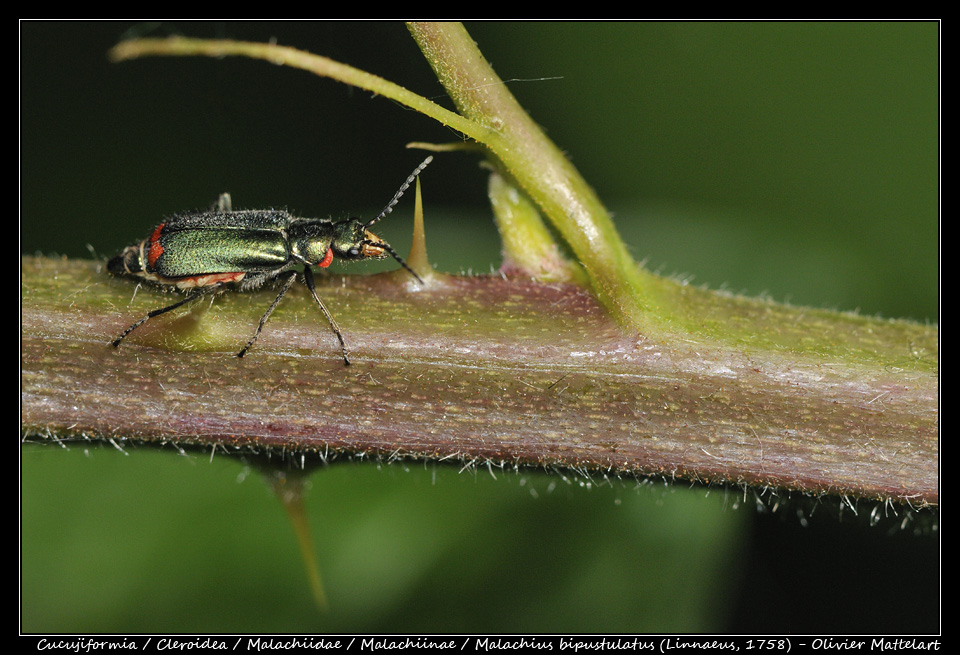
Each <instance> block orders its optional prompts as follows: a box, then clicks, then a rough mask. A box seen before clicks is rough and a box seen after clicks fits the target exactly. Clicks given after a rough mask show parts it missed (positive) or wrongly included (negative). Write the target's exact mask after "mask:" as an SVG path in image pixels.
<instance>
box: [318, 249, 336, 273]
mask: <svg viewBox="0 0 960 655" xmlns="http://www.w3.org/2000/svg"><path fill="white" fill-rule="evenodd" d="M331 263H333V248H328V249H327V254H326V255H324V256H323V259H321V260H320V263H319V264H317V266H319V267H320V268H326V267H327V266H329V265H330V264H331Z"/></svg>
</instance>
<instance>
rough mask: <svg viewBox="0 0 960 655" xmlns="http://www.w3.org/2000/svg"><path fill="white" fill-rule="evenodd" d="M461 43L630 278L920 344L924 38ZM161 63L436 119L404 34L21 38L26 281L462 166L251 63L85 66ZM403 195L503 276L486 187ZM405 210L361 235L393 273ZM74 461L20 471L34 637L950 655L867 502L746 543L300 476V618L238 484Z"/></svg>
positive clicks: (551, 33) (638, 513) (702, 526)
mask: <svg viewBox="0 0 960 655" xmlns="http://www.w3.org/2000/svg"><path fill="white" fill-rule="evenodd" d="M468 29H469V31H470V33H471V35H472V36H473V37H474V39H475V40H476V41H477V42H478V44H479V46H480V48H481V50H482V51H483V52H484V54H485V55H486V56H487V58H488V59H489V60H490V61H491V63H492V64H493V66H494V68H495V69H496V70H497V72H498V73H499V75H500V76H501V77H502V78H503V79H504V80H513V81H510V82H509V84H510V88H511V90H512V91H513V92H514V94H515V95H516V96H517V97H518V99H519V100H520V102H521V103H522V104H523V105H524V106H525V107H526V108H527V109H528V111H529V112H530V114H531V115H532V116H533V118H534V119H535V120H537V121H538V122H539V123H540V124H541V125H542V126H543V127H544V129H545V130H546V131H547V133H548V134H549V135H550V136H551V137H552V138H553V139H554V140H555V141H556V142H557V143H558V145H559V146H560V147H561V148H563V149H564V150H565V151H566V152H567V153H568V154H569V155H570V157H571V158H572V159H573V161H574V163H575V164H576V165H577V166H578V168H579V169H580V171H581V172H582V173H583V175H584V176H585V177H586V179H587V180H588V181H590V182H591V184H593V185H594V187H595V188H596V189H597V192H598V193H599V195H600V197H601V198H603V199H604V201H605V202H606V203H607V205H608V207H609V208H610V209H611V211H613V212H614V214H615V219H616V222H617V225H618V226H619V227H620V229H621V231H622V233H623V235H624V238H625V240H626V241H627V242H628V243H629V244H630V246H631V248H632V250H633V252H634V254H635V256H636V257H637V259H641V260H645V261H646V263H647V266H648V267H649V268H651V269H653V270H657V271H660V272H662V273H664V274H668V275H682V276H684V277H686V278H688V279H692V281H693V282H694V283H699V284H707V285H708V286H710V287H712V288H727V289H731V290H734V291H743V292H745V293H748V294H751V295H757V294H761V293H763V294H769V295H770V296H772V297H773V298H775V299H777V300H787V301H789V302H793V303H797V304H807V305H814V306H819V307H833V308H837V309H841V310H860V311H862V312H864V313H869V314H880V315H883V316H891V317H906V318H912V319H915V320H918V321H928V322H936V321H938V319H939V314H938V295H939V132H938V127H939V25H938V24H936V23H898V22H897V23H822V22H821V23H788V24H781V23H749V24H741V23H629V24H610V23H608V24H587V23H576V24H568V23H473V24H468ZM170 34H182V35H185V36H193V37H219V38H236V39H250V40H259V41H266V40H270V39H276V41H278V42H279V43H281V44H285V45H292V46H295V47H299V48H302V49H305V50H310V51H312V52H315V53H318V54H323V55H327V56H330V57H332V58H334V59H337V60H340V61H344V62H346V63H349V64H352V65H354V66H357V67H359V68H362V69H365V70H368V71H370V72H373V73H376V74H379V75H381V76H383V77H385V78H387V79H390V80H393V81H395V82H398V83H400V84H402V85H404V86H407V87H408V88H410V89H411V90H413V91H416V92H418V93H420V94H422V95H425V96H428V97H433V98H435V99H436V100H437V101H438V102H441V103H443V104H446V105H448V106H449V102H448V101H447V100H446V98H445V96H444V93H443V89H442V88H441V87H440V85H439V83H438V82H437V81H436V79H435V78H433V76H432V73H431V72H430V69H429V67H428V65H427V64H426V62H425V61H424V60H423V58H422V57H421V56H420V54H419V51H418V49H417V48H416V46H415V44H414V43H413V41H412V39H411V38H410V37H409V35H408V34H407V32H406V30H405V28H404V27H403V26H402V25H400V24H396V23H381V22H368V23H350V22H309V23H287V22H276V23H260V22H241V23H232V22H228V23H213V22H208V23H190V22H178V23H163V24H134V23H124V22H110V23H90V22H68V23H59V22H22V23H20V93H21V95H20V112H21V113H20V120H21V124H20V173H21V176H20V210H21V214H20V238H21V252H23V253H29V254H32V253H35V252H40V253H45V254H53V253H62V254H67V255H70V256H75V257H89V256H90V254H89V250H88V244H89V245H90V246H92V247H93V249H94V250H95V251H96V252H97V253H98V255H100V256H108V255H110V254H113V253H114V252H115V251H116V250H117V249H119V248H121V247H122V246H124V245H127V244H128V243H130V242H133V241H135V240H138V239H140V238H142V237H143V236H145V235H146V233H147V231H148V230H149V229H150V228H151V227H152V226H153V225H154V224H155V223H156V222H157V221H158V220H159V219H160V218H162V217H163V216H165V215H169V214H170V213H173V212H176V211H180V210H184V209H190V208H199V207H205V206H208V205H209V204H210V203H211V202H212V201H213V200H214V199H215V198H216V196H217V194H218V193H220V192H222V191H230V192H231V193H232V194H233V199H234V204H235V206H236V207H239V208H246V207H266V206H275V207H279V206H286V207H288V208H290V209H291V210H294V211H295V212H297V213H299V214H301V215H305V216H329V215H332V216H334V217H344V216H347V215H350V214H360V215H364V216H372V215H374V214H375V213H376V212H377V211H378V210H379V209H380V208H381V207H382V206H383V204H384V203H385V202H386V201H387V200H388V199H389V198H390V196H391V195H392V194H393V192H394V191H395V189H396V188H397V186H398V185H399V184H400V182H401V181H402V180H403V178H404V177H405V176H406V175H407V174H408V173H409V171H410V170H411V169H412V168H413V167H414V166H415V165H416V164H417V163H418V162H419V161H420V160H421V159H422V157H423V154H422V153H417V152H411V151H407V150H404V148H403V146H404V144H406V143H407V142H409V141H414V140H417V141H441V142H445V141H452V140H456V139H457V135H456V134H454V133H452V132H450V131H449V130H447V129H446V128H443V127H441V126H439V125H437V124H435V123H433V122H432V121H430V120H429V119H426V118H424V117H421V116H419V115H417V114H415V113H413V112H411V111H408V110H405V109H404V108H402V107H399V106H397V105H395V104H394V103H392V102H390V101H387V100H384V99H382V98H371V96H370V94H369V93H366V92H362V91H357V90H355V89H351V88H349V87H346V86H344V85H341V84H337V83H334V82H331V81H329V80H320V79H317V78H313V77H311V76H310V75H308V74H306V73H303V72H300V71H294V70H288V69H283V68H280V67H276V66H271V65H269V64H266V63H263V62H254V61H246V60H239V59H224V60H211V59H147V60H143V61H137V62H129V63H124V64H117V65H115V64H110V63H109V62H108V61H107V59H106V54H105V53H106V51H107V50H108V49H109V47H110V46H112V45H113V44H115V43H116V42H117V41H118V40H120V39H122V38H126V37H129V36H134V35H142V36H167V35H170ZM422 181H423V192H424V202H425V212H426V219H427V230H428V246H429V249H430V254H431V259H432V260H433V261H435V262H436V264H437V266H438V268H440V269H441V270H447V271H461V270H462V271H473V272H487V271H489V270H490V269H491V267H496V266H497V265H498V260H499V253H498V245H497V237H496V231H495V229H494V227H493V224H492V222H491V219H490V210H489V208H488V206H487V203H486V200H485V187H486V180H485V176H484V174H483V172H482V171H481V170H480V168H479V167H478V161H477V159H476V157H475V156H472V155H467V154H444V155H441V156H439V157H438V158H437V160H436V161H435V163H434V164H433V165H432V166H431V168H430V169H429V170H428V171H427V172H426V173H425V174H424V176H423V180H422ZM411 207H412V203H411V202H409V201H408V200H405V201H404V202H403V203H402V204H401V207H400V208H398V212H396V213H395V214H394V215H393V216H392V217H391V218H390V219H389V220H388V221H385V222H384V223H383V229H382V230H381V231H380V233H381V234H382V236H384V237H386V238H387V239H388V240H389V241H390V242H391V243H393V244H394V245H395V246H397V248H398V249H399V250H400V251H401V252H403V251H404V249H405V244H406V243H408V242H409V236H408V235H409V230H410V220H409V217H410V215H411ZM350 270H351V271H352V272H363V271H365V270H369V269H366V268H364V267H362V266H354V267H352V268H351V269H350ZM334 311H335V310H334ZM105 338H106V337H105ZM68 446H69V449H68V450H64V449H61V448H59V447H55V446H46V445H33V444H27V445H26V446H24V448H23V449H22V460H21V490H22V499H21V547H22V551H21V619H22V623H21V626H22V629H24V630H26V631H144V630H159V631H163V630H203V631H207V630H241V631H246V630H280V631H324V630H348V631H401V632H403V631H408V630H409V631H424V630H427V631H440V632H445V631H483V630H490V631H553V630H570V631H587V632H589V631H595V630H596V631H650V630H665V631H698V630H711V631H739V632H758V631H759V632H781V631H791V632H831V631H839V632H874V631H883V632H887V633H891V632H894V633H895V632H918V631H919V632H930V631H936V630H937V629H938V625H939V624H938V618H939V544H938V538H937V537H929V536H925V537H917V536H915V535H914V534H913V531H911V530H907V531H897V530H896V529H895V527H896V526H897V525H899V522H900V520H901V519H902V518H903V517H904V513H903V512H902V511H901V512H900V514H899V516H898V517H892V516H891V517H889V518H887V519H886V520H884V521H882V522H881V524H880V525H879V526H875V527H868V526H867V525H866V520H865V518H864V516H865V515H866V514H869V513H870V509H871V506H870V505H869V504H868V503H861V504H860V506H859V513H860V514H861V516H860V517H859V518H854V517H852V516H851V513H850V512H847V513H846V517H845V520H844V521H838V520H837V516H838V513H839V512H838V510H837V508H836V507H835V506H834V505H832V504H831V503H825V504H823V505H821V506H819V509H816V512H815V514H814V516H813V518H812V519H810V520H806V519H807V518H808V517H809V512H810V509H811V507H808V506H806V505H805V504H803V503H796V502H787V503H785V504H781V506H780V507H779V509H778V511H777V512H775V513H771V512H769V511H767V512H758V511H756V510H755V509H754V505H755V502H754V499H753V496H752V494H748V495H747V498H746V500H744V497H743V495H742V494H741V493H740V492H739V491H737V490H732V491H724V490H722V489H712V490H709V493H708V491H707V490H704V489H702V488H694V489H688V488H686V487H680V486H676V487H665V486H663V485H662V484H660V483H659V482H657V483H656V484H653V485H642V486H640V487H637V485H636V484H635V483H634V482H633V481H627V482H623V483H621V482H614V483H612V484H602V483H601V484H597V483H599V482H601V481H600V480H595V481H594V484H584V482H583V481H580V480H567V481H565V480H564V479H562V478H560V477H557V476H548V475H546V474H544V473H541V472H524V473H523V474H521V475H515V474H506V475H501V474H499V473H498V474H497V476H496V479H494V478H492V477H491V476H490V474H489V473H488V472H487V471H486V470H485V469H484V470H480V471H468V472H465V473H458V469H457V468H456V467H442V466H441V467H438V466H434V465H432V464H428V465H426V466H425V465H423V464H421V463H413V464H405V465H404V464H401V465H397V464H394V465H390V466H377V465H376V464H373V463H369V462H368V463H364V464H343V465H338V466H334V467H331V468H330V469H327V470H324V471H322V472H320V473H318V474H316V475H314V476H313V477H312V478H311V481H312V483H313V490H312V493H311V495H310V497H309V501H308V504H309V511H310V513H311V521H312V525H313V529H314V534H315V538H316V540H317V551H318V554H319V558H320V563H321V566H322V568H323V570H324V574H325V577H326V580H327V591H328V595H329V596H330V598H331V603H332V606H333V607H332V610H331V611H330V612H329V613H328V614H326V615H323V616H321V615H319V614H318V613H317V612H316V610H315V609H314V608H313V606H312V602H311V599H310V595H309V590H308V587H307V584H306V582H305V580H304V579H303V573H302V571H303V566H302V563H301V561H300V558H299V554H298V552H297V550H296V545H295V542H294V538H293V534H292V530H291V528H290V526H289V524H288V523H287V521H286V516H285V514H284V513H283V511H282V510H281V509H280V506H279V503H278V502H277V501H276V500H275V499H274V498H272V497H271V495H270V492H269V491H268V490H267V487H266V486H265V485H264V484H263V483H262V482H261V481H260V480H259V479H258V478H257V474H255V473H251V474H250V475H249V476H247V475H246V474H245V473H246V469H245V467H244V466H243V464H241V463H238V462H236V461H234V460H231V459H229V458H227V457H224V456H218V457H216V458H214V459H213V461H212V462H210V461H209V458H208V456H207V455H203V454H200V455H196V454H191V455H188V456H186V457H184V456H179V455H177V454H176V453H175V452H174V451H173V450H169V451H168V452H163V453H157V452H153V451H151V450H150V449H137V448H131V449H128V450H127V452H126V454H122V453H120V452H118V451H116V450H114V449H112V448H111V447H109V446H108V447H106V448H103V447H100V446H94V445H91V444H68ZM241 479H242V483H238V480H241ZM816 507H818V506H814V508H816ZM801 515H802V517H801Z"/></svg>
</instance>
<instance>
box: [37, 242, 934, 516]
mask: <svg viewBox="0 0 960 655" xmlns="http://www.w3.org/2000/svg"><path fill="white" fill-rule="evenodd" d="M22 267H23V286H22V288H21V291H22V296H23V314H22V316H23V331H22V349H21V356H22V367H23V369H22V385H23V386H22V395H21V398H22V420H23V430H24V433H25V434H26V435H38V436H43V437H47V438H50V439H57V440H60V441H62V442H64V443H69V441H70V440H73V439H87V438H100V439H114V440H126V439H129V440H137V441H141V442H150V443H156V444H164V443H174V444H176V445H177V446H178V447H188V446H192V447H198V448H204V449H207V450H209V449H211V448H217V449H218V450H221V452H222V451H224V450H227V451H229V450H231V449H236V448H239V449H253V450H257V451H261V452H262V451H264V450H269V449H273V450H283V451H287V452H306V453H311V452H313V453H320V454H321V455H324V456H329V455H331V454H334V453H343V454H348V455H353V456H357V455H359V456H380V457H387V458H392V457H400V456H409V457H416V458H429V459H433V460H436V461H446V462H451V463H457V464H459V465H462V463H464V462H478V463H483V464H486V465H489V466H496V467H501V466H503V467H511V468H512V467H515V466H540V467H546V468H557V467H560V468H567V469H573V470H575V471H578V472H580V473H581V474H583V475H588V476H605V475H633V474H637V475H662V476H664V477H666V478H669V479H674V478H680V479H687V480H698V481H704V482H717V483H731V484H751V485H758V486H760V487H774V488H777V489H781V490H784V491H797V492H801V493H810V494H818V493H824V492H829V493H837V494H843V495H845V496H848V497H856V498H867V499H877V500H883V501H894V502H901V503H909V504H912V505H913V506H929V505H936V504H937V503H938V498H939V492H938V467H937V396H938V380H937V374H936V353H937V350H936V331H935V330H931V329H930V328H926V327H923V326H919V325H916V324H913V323H908V322H904V321H880V320H877V319H871V318H866V317H861V316H853V315H846V314H837V313H834V312H825V311H814V310H809V309H803V308H790V307H784V306H781V305H775V304H773V303H757V301H743V300H742V299H737V298H729V299H727V301H728V302H729V303H730V305H731V309H730V311H731V312H733V313H735V314H736V313H738V312H739V313H740V315H741V316H742V317H743V318H744V320H749V321H753V322H756V321H758V320H771V321H772V320H773V317H776V319H775V324H787V323H793V324H795V325H797V326H799V329H806V330H808V331H810V333H811V338H815V337H818V336H819V335H821V334H824V333H826V334H830V333H841V332H842V333H849V334H857V335H859V338H860V339H861V341H863V342H864V343H863V344H861V345H865V344H867V343H869V345H870V346H871V347H872V348H874V349H875V350H876V351H877V352H881V353H883V352H885V353H887V355H888V356H887V357H886V358H864V359H862V360H860V361H851V360H844V359H842V358H837V357H834V356H833V355H832V354H831V352H830V350H829V349H827V350H825V351H824V353H822V354H815V353H811V352H809V351H800V350H788V349H782V348H769V347H766V346H765V345H764V344H763V343H760V344H759V345H756V346H751V345H749V344H738V345H727V346H718V345H717V344H716V343H712V342H704V341H699V342H698V341H694V340H690V339H684V338H679V337H680V335H679V334H678V338H677V339H674V340H668V341H658V340H652V339H645V338H637V337H636V336H635V335H630V334H627V333H624V332H623V330H622V329H621V327H620V326H619V325H618V324H617V323H616V322H615V321H613V320H612V319H611V318H610V317H609V315H608V314H607V313H606V312H605V311H604V310H603V308H602V307H601V306H600V305H598V304H597V303H596V301H595V300H594V299H593V298H592V297H591V296H590V294H588V293H586V292H584V291H583V290H582V289H581V288H580V287H578V286H576V285H573V284H563V283H554V284H542V283H538V282H532V281H529V280H527V279H518V278H506V279H504V278H502V277H499V276H497V277H472V278H460V277H450V276H444V275H439V274H437V275H436V276H434V277H432V278H431V279H430V280H428V281H427V284H426V285H425V286H424V287H420V286H419V285H411V284H408V283H406V282H396V281H395V280H393V279H390V277H389V276H382V275H377V276H350V277H347V278H343V279H342V280H341V279H338V278H333V279H328V280H326V281H325V282H322V283H321V287H320V293H321V295H322V296H323V298H324V300H325V302H326V303H327V304H328V306H329V307H330V308H331V311H333V312H334V313H335V314H336V316H337V320H338V321H339V322H340V325H341V326H342V328H343V331H344V334H345V336H346V338H347V339H348V343H349V345H350V348H351V352H352V353H353V355H354V359H353V362H354V363H353V365H351V366H350V367H345V366H344V365H343V361H342V360H341V359H340V358H339V356H338V351H337V349H336V345H335V344H334V343H333V340H332V337H331V336H330V334H329V330H327V329H326V325H325V324H324V322H323V319H322V317H321V316H319V315H318V312H317V311H316V308H315V307H313V306H312V305H311V304H310V301H309V298H308V297H307V295H306V290H305V289H302V288H300V285H297V286H296V287H295V288H294V289H293V290H291V292H290V295H291V297H290V298H288V299H286V300H285V303H284V304H283V305H281V307H280V308H279V309H278V310H277V312H276V313H275V315H274V316H273V317H272V318H271V321H270V324H269V325H268V329H267V330H265V332H264V334H263V335H262V336H261V338H260V341H258V342H257V346H256V348H255V349H254V350H252V351H251V352H250V353H248V354H247V356H246V357H245V358H243V359H238V358H237V357H235V356H234V353H235V352H236V350H237V348H238V344H242V343H244V342H245V341H246V339H247V338H248V337H249V332H250V330H252V328H253V326H254V325H255V324H256V321H257V318H258V317H259V315H260V313H261V312H262V310H263V307H264V306H266V304H269V302H270V300H271V299H272V295H273V292H272V291H271V290H269V289H265V290H263V291H262V292H256V293H250V294H236V295H231V296H227V297H223V298H219V299H217V300H216V301H215V302H214V303H213V305H212V306H210V305H207V304H202V305H201V306H199V307H195V308H194V309H193V310H192V311H186V312H183V313H181V314H178V315H177V316H170V317H164V318H162V319H161V318H158V319H155V320H154V321H151V322H149V323H148V324H147V325H144V326H143V328H141V329H140V330H138V334H136V335H131V337H130V338H129V339H128V342H129V343H127V342H125V343H124V344H123V345H122V346H121V347H120V348H119V349H115V348H112V347H111V346H110V345H109V341H110V339H112V338H113V337H115V336H116V334H118V333H119V332H120V331H121V330H122V329H123V328H124V327H125V326H126V325H127V324H129V322H130V321H132V320H133V319H134V318H136V317H138V316H141V315H143V314H144V313H145V312H146V311H149V310H150V309H153V308H156V307H158V306H160V305H162V304H163V303H165V302H168V298H169V296H167V295H166V294H163V293H160V292H156V291H153V290H148V289H141V290H140V292H139V293H137V294H136V297H135V298H134V300H133V301H131V300H130V297H131V288H130V286H129V285H128V284H126V283H124V281H122V280H112V279H108V278H107V276H106V275H104V274H103V272H102V271H100V270H99V267H98V266H97V265H96V264H94V263H91V262H78V261H68V260H53V259H44V258H40V259H37V258H32V257H27V258H24V259H23V260H22ZM407 277H409V276H407ZM78 290H82V293H78ZM691 292H692V293H699V294H703V295H704V296H705V297H706V298H709V300H710V302H716V301H715V300H714V296H713V294H708V293H707V292H703V291H694V290H691ZM763 314H766V315H767V318H766V319H762V315H763ZM758 316H760V317H761V318H758Z"/></svg>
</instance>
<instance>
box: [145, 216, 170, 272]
mask: <svg viewBox="0 0 960 655" xmlns="http://www.w3.org/2000/svg"><path fill="white" fill-rule="evenodd" d="M164 225H166V223H160V225H158V226H157V229H155V230H154V231H153V234H151V235H150V248H148V249H147V264H149V265H150V266H156V264H157V260H158V259H160V255H162V254H163V246H162V245H160V232H161V231H162V230H163V226H164Z"/></svg>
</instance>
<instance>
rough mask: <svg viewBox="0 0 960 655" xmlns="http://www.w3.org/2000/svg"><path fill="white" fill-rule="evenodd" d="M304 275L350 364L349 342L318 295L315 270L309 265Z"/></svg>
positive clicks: (344, 358)
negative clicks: (314, 280)
mask: <svg viewBox="0 0 960 655" xmlns="http://www.w3.org/2000/svg"><path fill="white" fill-rule="evenodd" d="M303 277H304V279H305V280H306V282H307V288H308V289H310V294H311V295H312V296H313V299H314V300H316V301H317V305H319V306H320V311H321V312H323V315H324V316H326V317H327V321H328V322H329V323H330V329H332V330H333V333H334V334H335V335H337V339H339V340H340V351H341V352H342V353H343V363H344V365H346V366H350V359H349V358H348V357H347V344H346V343H344V341H343V333H341V332H340V326H339V325H337V321H336V320H335V319H334V318H333V314H331V313H330V310H328V309H327V307H326V305H324V304H323V301H322V300H320V296H318V295H317V287H316V285H314V283H313V271H312V270H310V267H309V266H306V267H304V269H303Z"/></svg>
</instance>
